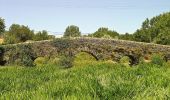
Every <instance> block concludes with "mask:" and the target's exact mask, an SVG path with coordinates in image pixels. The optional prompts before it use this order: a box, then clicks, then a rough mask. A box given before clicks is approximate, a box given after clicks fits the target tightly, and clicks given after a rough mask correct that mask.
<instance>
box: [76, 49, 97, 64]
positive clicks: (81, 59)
mask: <svg viewBox="0 0 170 100" xmlns="http://www.w3.org/2000/svg"><path fill="white" fill-rule="evenodd" d="M97 61H98V59H97V57H96V56H95V55H94V54H93V53H90V52H85V51H81V52H78V53H76V54H75V55H74V62H73V65H74V66H82V65H88V64H93V63H97Z"/></svg>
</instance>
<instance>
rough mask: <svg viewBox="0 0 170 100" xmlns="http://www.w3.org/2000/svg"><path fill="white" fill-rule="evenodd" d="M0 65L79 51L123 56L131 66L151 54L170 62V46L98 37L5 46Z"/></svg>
mask: <svg viewBox="0 0 170 100" xmlns="http://www.w3.org/2000/svg"><path fill="white" fill-rule="evenodd" d="M0 50H1V52H0V64H1V65H8V64H12V63H14V62H17V61H18V60H21V61H23V60H22V59H20V58H23V57H25V56H28V57H30V58H31V60H32V61H34V60H35V59H36V58H37V57H44V56H47V57H55V56H59V55H65V56H70V57H74V56H75V55H76V54H77V53H79V52H87V53H89V54H91V55H92V56H94V57H95V58H96V59H97V60H114V61H119V60H120V59H121V58H122V57H123V56H128V57H129V58H130V63H131V65H133V64H138V63H139V59H140V58H142V57H143V58H145V59H147V58H148V56H149V55H152V54H162V55H163V56H164V58H165V60H166V61H168V60H170V46H167V45H158V44H152V43H142V42H133V41H124V40H114V39H99V38H70V39H66V38H59V39H56V40H46V41H38V42H29V43H20V44H11V45H2V46H1V47H0Z"/></svg>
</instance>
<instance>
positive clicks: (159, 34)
mask: <svg viewBox="0 0 170 100" xmlns="http://www.w3.org/2000/svg"><path fill="white" fill-rule="evenodd" d="M169 29H170V12H167V13H163V14H160V15H159V16H156V17H153V18H152V19H150V20H149V19H146V20H145V21H144V22H143V24H142V27H141V28H140V29H138V30H137V31H136V32H135V33H134V40H135V41H140V42H154V43H160V44H169V42H168V40H170V37H169V31H170V30H169Z"/></svg>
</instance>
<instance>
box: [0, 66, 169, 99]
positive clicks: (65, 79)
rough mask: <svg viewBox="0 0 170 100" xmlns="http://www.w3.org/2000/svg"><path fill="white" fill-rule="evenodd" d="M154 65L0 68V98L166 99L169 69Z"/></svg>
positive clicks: (167, 96)
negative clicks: (131, 66) (130, 66)
mask: <svg viewBox="0 0 170 100" xmlns="http://www.w3.org/2000/svg"><path fill="white" fill-rule="evenodd" d="M155 66H156V65H154V64H142V65H139V66H135V67H133V68H126V67H121V66H120V65H119V64H110V63H109V64H108V63H98V64H93V65H86V66H82V67H73V68H70V69H59V68H58V67H56V66H51V65H50V66H49V65H46V66H45V67H33V68H22V67H19V66H16V67H14V66H11V67H6V68H0V79H1V80H0V99H2V100H3V99H4V98H5V99H11V98H12V99H15V100H18V99H19V100H21V99H22V100H25V99H31V100H42V99H46V100H55V99H62V100H66V99H67V100H68V99H78V100H79V99H81V100H94V99H101V100H110V99H113V100H141V99H143V98H145V99H159V100H163V99H169V92H170V78H169V76H170V69H169V67H168V66H167V67H165V66H162V67H160V68H158V67H155Z"/></svg>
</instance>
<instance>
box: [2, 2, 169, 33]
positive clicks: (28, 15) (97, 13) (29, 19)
mask: <svg viewBox="0 0 170 100" xmlns="http://www.w3.org/2000/svg"><path fill="white" fill-rule="evenodd" d="M168 11H170V0H0V17H2V18H4V19H5V22H6V26H7V28H8V27H9V26H10V25H11V24H13V23H18V24H24V25H28V26H29V27H30V28H31V29H35V30H37V31H39V30H43V29H44V30H48V31H51V32H52V33H53V32H59V33H60V32H64V30H65V28H66V27H67V26H68V25H76V26H79V27H80V30H81V32H82V33H90V32H94V31H96V30H97V29H98V28H99V27H108V28H110V29H114V30H116V31H117V32H119V33H125V32H129V33H133V32H134V31H135V30H136V29H137V28H140V26H141V24H142V22H143V21H144V20H145V19H146V18H152V17H153V16H156V15H159V14H161V13H163V12H168ZM56 34H58V33H56Z"/></svg>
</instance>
